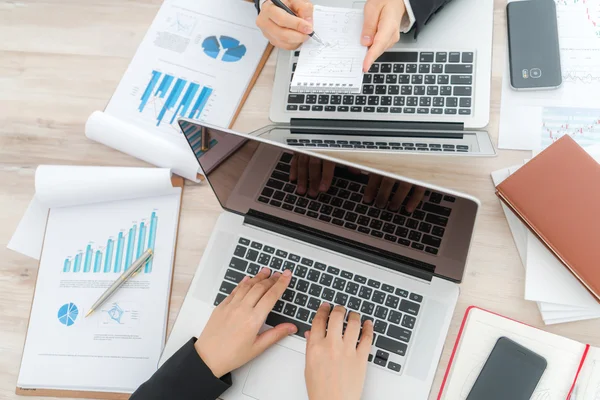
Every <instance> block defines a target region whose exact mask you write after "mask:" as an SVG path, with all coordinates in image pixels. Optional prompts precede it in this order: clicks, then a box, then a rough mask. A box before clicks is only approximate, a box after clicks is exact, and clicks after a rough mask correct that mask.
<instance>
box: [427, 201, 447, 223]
mask: <svg viewBox="0 0 600 400" xmlns="http://www.w3.org/2000/svg"><path fill="white" fill-rule="evenodd" d="M423 211H427V212H430V213H434V214H438V215H441V216H444V217H449V216H450V212H451V211H452V209H451V208H448V207H443V206H438V205H436V204H432V203H425V204H423ZM427 222H431V221H427ZM433 223H435V222H433Z"/></svg>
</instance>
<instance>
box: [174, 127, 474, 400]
mask: <svg viewBox="0 0 600 400" xmlns="http://www.w3.org/2000/svg"><path fill="white" fill-rule="evenodd" d="M180 125H181V127H182V130H183V132H184V134H185V136H186V138H187V139H188V141H189V144H190V147H191V148H192V149H193V151H194V153H195V154H196V156H197V158H198V162H199V164H200V166H201V167H202V169H203V170H204V172H205V174H206V177H207V180H208V182H209V183H210V186H211V188H212V190H213V191H214V193H215V195H216V197H217V199H218V201H219V203H220V204H221V206H222V207H223V213H222V214H221V216H220V217H219V219H218V221H217V223H216V226H215V227H214V230H213V232H212V234H211V238H210V241H209V243H208V245H207V247H206V249H205V251H204V254H203V256H202V261H201V263H200V265H199V267H198V270H197V272H196V275H195V277H194V280H193V282H192V284H191V286H190V290H189V292H188V295H187V297H186V300H185V302H184V305H183V307H182V309H181V311H180V313H179V316H178V320H177V322H176V324H175V326H174V329H173V332H172V334H171V337H170V339H169V343H168V345H167V350H166V351H167V352H168V354H170V353H172V352H173V351H175V349H176V348H178V346H180V345H181V344H183V342H185V341H186V340H189V337H190V336H189V335H190V334H195V335H197V334H199V332H200V331H201V330H202V328H203V324H204V323H205V321H206V319H207V318H208V316H209V315H210V312H211V310H212V308H213V307H214V306H216V305H218V304H219V303H220V302H221V301H223V299H225V297H226V296H227V295H228V294H229V293H231V291H232V290H233V289H234V288H235V287H236V285H237V284H238V282H240V281H241V279H243V277H244V276H246V275H254V274H256V273H257V272H258V271H259V269H260V268H261V267H263V266H267V267H269V268H271V269H272V271H283V270H284V269H290V270H292V272H293V279H292V282H291V284H290V286H289V288H288V289H287V290H286V291H285V293H284V294H283V296H282V298H281V299H280V300H279V301H278V302H277V304H276V305H275V308H274V309H273V311H272V312H271V313H270V314H269V317H268V318H267V321H266V324H267V325H271V326H274V325H276V324H279V323H281V322H292V323H294V324H295V325H296V326H298V334H297V335H294V336H291V337H288V338H286V339H284V340H283V341H281V342H280V343H279V344H277V345H275V346H274V347H272V348H271V349H269V350H268V351H267V352H266V353H264V354H263V355H262V356H260V357H259V358H257V359H256V360H254V361H252V362H251V363H250V364H249V365H246V366H244V367H242V368H240V369H239V370H236V371H234V372H233V386H232V387H231V388H230V389H229V390H228V391H227V392H225V393H224V394H223V395H222V398H223V399H226V400H230V399H236V400H237V399H240V400H241V399H244V400H251V399H260V400H268V399H277V400H279V399H306V398H307V394H306V389H305V383H304V373H303V370H304V353H305V347H306V342H305V339H304V336H303V335H304V332H305V331H307V330H309V329H310V326H311V322H312V319H313V317H314V316H315V312H316V310H317V308H318V307H319V305H320V304H321V302H324V301H326V302H329V303H331V304H341V305H344V306H345V307H346V308H347V309H348V310H353V311H356V312H358V313H360V315H361V317H362V319H363V321H364V320H365V319H371V320H373V322H374V327H375V339H374V341H373V346H372V349H371V354H370V356H369V367H368V372H367V378H366V384H365V389H364V394H363V398H365V399H378V400H379V399H384V398H389V397H390V396H391V395H392V394H398V393H401V394H402V397H403V398H406V399H417V400H418V399H426V398H427V396H428V393H429V391H430V388H431V384H432V381H433V378H434V374H435V372H436V368H437V364H438V361H439V358H440V355H441V352H442V347H443V345H444V341H445V338H446V334H447V331H448V327H449V325H450V320H451V318H452V314H453V311H454V307H455V305H456V302H457V299H458V295H459V285H458V284H459V283H460V282H461V280H462V277H463V274H464V270H465V265H466V260H467V254H468V250H469V246H470V242H471V237H472V234H473V227H474V224H475V218H476V214H477V210H478V208H479V201H478V200H477V199H475V198H473V197H470V196H467V195H464V194H461V193H457V192H454V191H452V190H449V189H445V188H441V187H436V186H433V185H429V184H427V183H425V182H420V181H415V180H411V179H408V178H405V177H402V176H399V175H393V174H389V173H385V172H382V171H377V170H373V169H370V168H366V167H363V166H360V165H354V164H350V163H347V162H342V161H340V160H337V159H334V158H331V157H327V156H324V155H321V154H318V153H311V152H305V149H298V148H293V147H290V146H285V145H281V144H276V143H272V142H269V141H266V140H263V139H260V138H256V137H252V136H245V135H240V134H238V133H235V132H231V131H229V130H224V129H218V128H214V127H209V126H202V125H200V124H198V123H196V122H192V121H191V120H180ZM199 140H200V141H204V142H205V143H210V146H211V147H210V149H209V150H208V151H206V150H200V149H201V148H202V147H203V146H202V145H200V146H199V145H198V143H199V142H198V141H199ZM307 160H308V163H305V162H306V161H307ZM309 164H310V166H311V167H310V168H313V167H314V166H315V165H319V166H321V167H322V168H324V169H323V171H325V169H327V170H328V171H331V172H333V176H332V179H331V181H330V182H329V185H330V186H329V188H328V190H327V191H326V192H321V193H318V194H316V195H315V196H312V197H311V196H309V195H308V194H307V193H304V194H299V193H298V184H299V183H300V182H299V181H298V179H293V178H294V176H295V175H297V176H304V173H306V174H307V175H306V176H311V173H310V171H308V170H307V169H303V165H309ZM302 171H304V172H302ZM319 174H320V173H319ZM290 176H291V178H290ZM312 176H314V174H313V175H312ZM310 182H311V181H310V178H309V181H308V183H309V185H310ZM319 182H320V181H319ZM379 182H382V183H381V186H380V185H379ZM373 188H374V189H375V190H376V191H379V192H378V193H381V191H383V190H387V192H386V193H387V194H388V195H387V196H386V197H385V199H387V198H389V199H392V201H395V204H399V205H400V207H399V208H398V209H397V210H396V211H392V210H390V209H389V208H387V207H383V208H377V207H375V206H374V205H373V204H368V203H365V202H364V201H363V199H364V196H365V193H366V192H369V191H370V190H372V189H373ZM386 188H387V189H386ZM371 193H373V192H371ZM403 194H408V196H407V197H406V199H405V200H404V201H402V199H404V196H403ZM396 196H399V197H396ZM392 201H390V204H392ZM410 202H413V204H415V205H416V208H415V209H414V211H412V212H409V211H408V210H407V209H406V207H407V206H408V204H410ZM384 203H385V202H384ZM203 206H205V205H203V204H199V207H203ZM190 321H193V322H191V323H192V324H195V325H193V326H190V325H189V324H190ZM186 329H187V330H186ZM179 342H182V343H179ZM168 354H167V356H168ZM164 358H165V357H163V360H164Z"/></svg>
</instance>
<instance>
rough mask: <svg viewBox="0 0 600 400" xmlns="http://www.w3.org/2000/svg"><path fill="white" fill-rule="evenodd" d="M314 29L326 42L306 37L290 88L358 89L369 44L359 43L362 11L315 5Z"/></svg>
mask: <svg viewBox="0 0 600 400" xmlns="http://www.w3.org/2000/svg"><path fill="white" fill-rule="evenodd" d="M313 19H314V30H315V32H317V34H318V35H319V37H320V38H321V39H322V40H323V42H324V43H325V44H324V45H323V44H320V43H318V42H317V41H315V40H311V39H309V40H307V41H306V42H305V43H304V44H303V45H302V49H301V51H300V58H299V60H298V66H297V67H296V71H295V72H294V79H293V80H292V87H291V90H292V91H293V92H302V91H324V92H339V93H358V92H360V89H361V84H362V79H363V71H362V64H363V61H364V58H365V55H366V54H367V48H366V47H364V46H363V45H361V44H360V35H361V30H362V23H363V11H362V10H357V9H351V8H334V7H322V6H315V8H314V15H313Z"/></svg>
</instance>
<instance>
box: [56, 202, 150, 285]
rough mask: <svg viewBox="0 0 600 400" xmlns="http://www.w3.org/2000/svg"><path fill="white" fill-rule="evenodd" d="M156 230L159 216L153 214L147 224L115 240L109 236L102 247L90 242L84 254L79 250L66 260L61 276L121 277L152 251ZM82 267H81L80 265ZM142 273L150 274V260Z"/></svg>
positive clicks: (144, 220)
mask: <svg viewBox="0 0 600 400" xmlns="http://www.w3.org/2000/svg"><path fill="white" fill-rule="evenodd" d="M157 229H158V214H157V212H156V211H153V212H152V214H151V215H150V218H149V220H146V219H143V220H141V221H140V222H139V223H138V222H134V223H133V225H132V226H131V227H130V228H129V229H122V230H121V231H120V232H119V233H118V235H117V236H116V239H115V237H114V236H110V237H109V238H108V239H107V240H106V245H105V246H97V245H96V244H95V243H93V242H90V243H88V244H87V246H86V247H85V251H83V250H80V251H78V252H77V254H76V255H75V256H73V257H66V258H65V261H64V263H63V267H62V272H63V273H66V274H74V273H82V272H83V273H90V272H91V273H94V274H120V273H122V272H123V271H126V270H127V269H128V268H129V267H130V266H131V264H133V262H135V260H136V259H137V258H138V257H139V256H141V255H142V253H143V252H144V251H146V249H152V251H154V247H155V244H156V232H157ZM82 264H83V265H82ZM143 272H144V273H146V274H149V273H151V272H152V260H150V261H148V262H147V263H146V265H145V266H144V268H143Z"/></svg>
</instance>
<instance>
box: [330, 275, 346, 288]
mask: <svg viewBox="0 0 600 400" xmlns="http://www.w3.org/2000/svg"><path fill="white" fill-rule="evenodd" d="M332 287H333V288H334V289H337V290H344V288H345V287H346V280H345V279H342V278H335V279H334V281H333V285H332Z"/></svg>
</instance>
